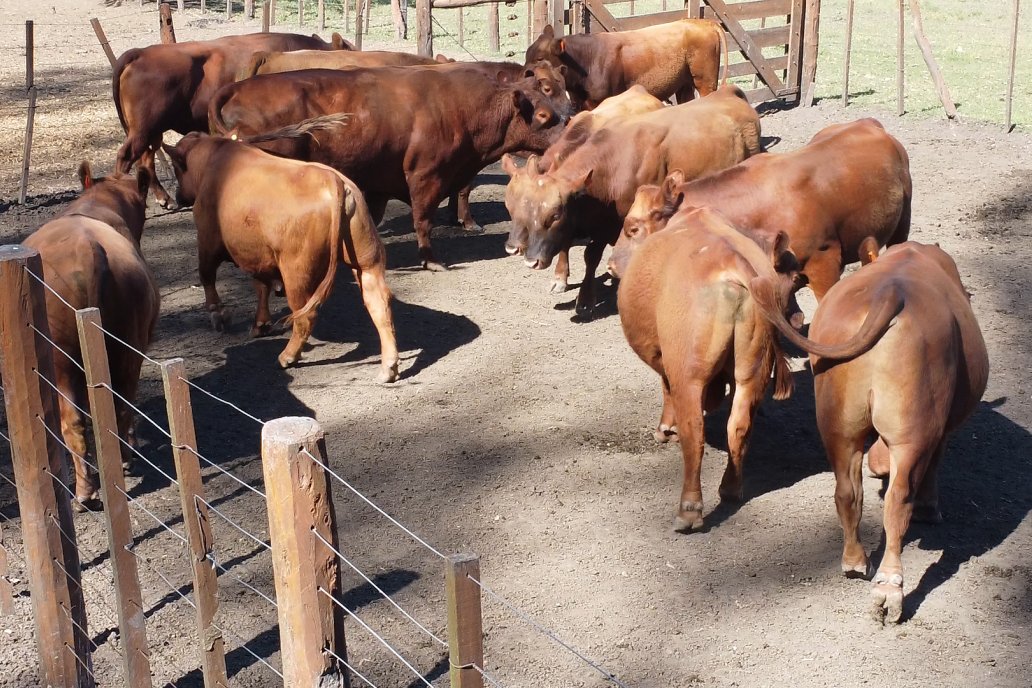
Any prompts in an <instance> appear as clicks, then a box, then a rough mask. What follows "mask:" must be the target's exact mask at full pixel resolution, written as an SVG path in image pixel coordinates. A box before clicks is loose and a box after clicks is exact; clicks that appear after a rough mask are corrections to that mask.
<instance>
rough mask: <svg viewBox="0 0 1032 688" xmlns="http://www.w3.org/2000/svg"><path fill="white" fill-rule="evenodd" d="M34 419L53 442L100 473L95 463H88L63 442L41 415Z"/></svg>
mask: <svg viewBox="0 0 1032 688" xmlns="http://www.w3.org/2000/svg"><path fill="white" fill-rule="evenodd" d="M36 420H38V421H39V424H40V425H42V426H43V429H44V430H46V431H47V434H48V435H50V436H51V437H53V438H54V441H55V442H57V443H58V444H60V445H61V446H62V447H64V448H65V451H67V452H68V453H69V454H71V455H72V456H74V457H75V458H77V459H79V460H80V461H82V462H83V463H84V464H86V465H87V466H89V467H90V468H92V469H93V471H94V473H100V469H99V468H98V467H97V466H96V465H94V464H92V463H90V462H89V461H87V460H86V457H85V456H83V455H81V454H79V453H77V452H76V451H74V450H73V449H72V448H71V447H69V446H68V445H67V444H65V441H64V438H63V437H60V436H59V435H58V434H57V433H56V432H54V431H53V430H51V429H50V426H49V425H47V423H46V421H45V420H43V418H42V417H40V416H36Z"/></svg>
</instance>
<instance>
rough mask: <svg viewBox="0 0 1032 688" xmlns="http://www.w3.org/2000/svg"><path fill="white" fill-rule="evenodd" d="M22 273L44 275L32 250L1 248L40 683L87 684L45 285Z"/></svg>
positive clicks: (0, 295)
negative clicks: (52, 434)
mask: <svg viewBox="0 0 1032 688" xmlns="http://www.w3.org/2000/svg"><path fill="white" fill-rule="evenodd" d="M27 271H31V272H32V273H33V274H34V275H36V276H37V277H39V279H42V278H43V263H42V261H41V260H40V257H39V253H38V252H37V251H36V250H35V249H31V248H26V247H24V246H3V247H0V368H2V370H0V372H2V376H3V385H4V404H5V406H6V410H7V427H8V434H9V435H10V437H11V463H12V464H13V466H14V475H15V484H16V486H17V492H18V508H19V509H20V511H21V519H22V521H21V526H22V541H23V542H24V544H25V561H26V566H27V570H26V574H27V578H28V580H29V586H30V590H31V593H32V618H33V622H34V624H35V630H36V645H37V647H38V650H39V680H40V683H41V684H42V685H45V686H62V687H65V686H69V687H75V688H84V687H92V686H93V685H94V681H93V673H92V672H93V666H92V665H93V660H92V658H91V656H90V651H89V642H90V639H89V635H88V634H87V631H86V607H85V605H84V603H83V597H82V583H81V581H80V579H79V551H78V549H77V548H76V543H75V539H74V538H75V526H74V524H73V522H72V505H71V501H70V500H69V498H68V494H67V492H66V491H65V490H66V489H67V488H66V487H64V485H66V484H67V482H68V479H67V477H68V468H67V461H66V459H65V452H64V448H63V447H62V446H61V445H60V444H59V443H58V441H57V439H56V438H54V437H52V436H51V435H50V433H49V432H47V430H46V428H53V431H54V432H55V433H59V432H60V427H61V424H60V421H59V419H58V410H57V399H56V395H55V393H54V391H53V390H52V389H51V388H50V387H49V386H48V385H47V383H45V382H43V381H42V380H41V379H40V376H42V377H45V378H46V379H48V380H51V381H53V380H55V376H54V353H53V351H52V350H51V349H50V345H49V344H48V343H47V342H46V340H44V339H43V336H46V337H50V326H49V325H48V323H47V311H46V303H45V300H44V296H43V286H42V285H41V284H40V283H39V282H38V281H37V280H36V279H34V278H33V277H32V276H30V275H29V274H28V272H27ZM32 327H35V328H36V329H38V330H39V331H40V332H42V333H43V335H37V334H36V333H35V332H34V331H33V330H32ZM37 371H38V374H37ZM44 424H45V425H46V428H45V427H44ZM51 474H52V475H53V476H57V477H56V479H55V478H53V477H51ZM55 480H56V481H61V483H62V484H61V485H57V484H55ZM66 534H67V536H66Z"/></svg>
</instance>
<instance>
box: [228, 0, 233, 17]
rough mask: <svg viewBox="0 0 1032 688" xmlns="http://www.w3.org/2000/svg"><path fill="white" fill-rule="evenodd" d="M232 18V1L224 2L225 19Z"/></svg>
mask: <svg viewBox="0 0 1032 688" xmlns="http://www.w3.org/2000/svg"><path fill="white" fill-rule="evenodd" d="M232 18H233V0H226V19H232Z"/></svg>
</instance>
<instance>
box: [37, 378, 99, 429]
mask: <svg viewBox="0 0 1032 688" xmlns="http://www.w3.org/2000/svg"><path fill="white" fill-rule="evenodd" d="M32 372H34V373H36V375H37V376H38V377H39V379H40V380H42V381H43V382H45V383H47V385H48V386H49V387H50V389H52V390H54V391H55V392H57V393H58V395H59V396H60V397H61V398H62V399H64V400H65V401H67V402H68V403H69V404H71V405H72V408H74V409H75V410H76V411H78V412H79V413H81V414H82V415H84V416H85V417H86V418H89V419H90V420H93V416H91V415H90V414H89V413H87V412H86V410H85V409H83V408H82V407H81V406H79V405H78V404H76V403H75V402H74V401H72V400H71V398H70V397H69V396H68V395H67V394H65V393H64V392H62V391H61V390H60V389H58V387H57V385H55V384H54V383H53V382H51V381H50V380H48V379H47V378H46V376H45V375H44V374H43V373H41V372H39V371H38V370H36V369H35V368H33V369H32Z"/></svg>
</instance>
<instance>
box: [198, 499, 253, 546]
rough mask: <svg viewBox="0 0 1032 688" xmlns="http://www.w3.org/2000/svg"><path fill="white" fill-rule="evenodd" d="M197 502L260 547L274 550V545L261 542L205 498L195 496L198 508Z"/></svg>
mask: <svg viewBox="0 0 1032 688" xmlns="http://www.w3.org/2000/svg"><path fill="white" fill-rule="evenodd" d="M197 502H200V503H201V504H203V505H204V506H206V507H208V508H209V509H211V510H212V511H214V512H215V513H216V514H218V515H219V517H220V518H221V519H222V520H223V521H225V522H226V523H228V524H229V525H231V526H233V527H234V528H236V529H237V530H238V531H239V532H241V533H243V534H244V535H246V536H247V537H249V538H251V539H252V540H254V541H255V542H256V543H258V545H259V546H261V547H264V548H265V549H267V550H270V551H271V550H272V545H270V544H269V543H268V542H265V541H264V540H259V539H258V538H257V537H255V536H254V535H252V534H251V533H250V532H249V531H248V530H247V529H246V528H244V527H243V526H239V525H237V524H236V522H235V521H234V520H233V519H231V518H230V517H229V516H226V515H225V514H224V513H222V512H221V511H219V510H218V509H216V508H215V507H213V506H212V505H211V503H210V502H208V501H207V500H206V499H204V497H202V496H200V495H194V505H195V506H196V504H197Z"/></svg>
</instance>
